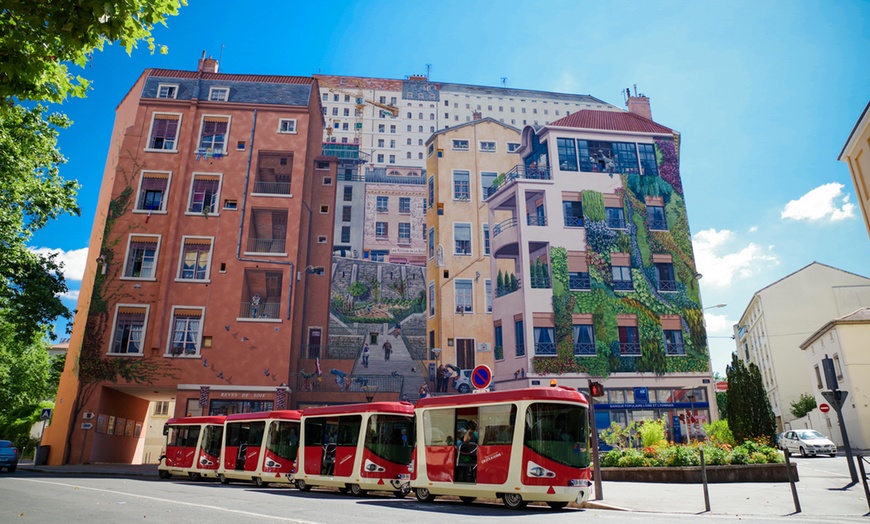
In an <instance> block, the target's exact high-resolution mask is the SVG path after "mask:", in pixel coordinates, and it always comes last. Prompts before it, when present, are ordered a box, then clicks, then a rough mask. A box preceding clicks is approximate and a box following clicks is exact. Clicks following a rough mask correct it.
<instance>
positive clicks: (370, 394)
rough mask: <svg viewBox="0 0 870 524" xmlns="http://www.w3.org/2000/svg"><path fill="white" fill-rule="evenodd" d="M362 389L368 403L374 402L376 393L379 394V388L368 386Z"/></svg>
mask: <svg viewBox="0 0 870 524" xmlns="http://www.w3.org/2000/svg"><path fill="white" fill-rule="evenodd" d="M360 389H362V390H363V394H364V395H365V396H366V402H371V401H372V400H374V399H375V393H377V392H378V387H377V386H369V385H368V384H366V385H365V386H362V387H361V388H360Z"/></svg>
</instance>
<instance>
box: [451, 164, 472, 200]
mask: <svg viewBox="0 0 870 524" xmlns="http://www.w3.org/2000/svg"><path fill="white" fill-rule="evenodd" d="M469 177H470V173H469V172H468V171H454V172H453V199H454V200H469V199H470V198H471V188H470V187H469Z"/></svg>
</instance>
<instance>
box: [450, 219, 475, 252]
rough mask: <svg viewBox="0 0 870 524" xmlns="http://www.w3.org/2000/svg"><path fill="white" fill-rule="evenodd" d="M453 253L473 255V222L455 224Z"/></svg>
mask: <svg viewBox="0 0 870 524" xmlns="http://www.w3.org/2000/svg"><path fill="white" fill-rule="evenodd" d="M453 254H454V255H471V224H453Z"/></svg>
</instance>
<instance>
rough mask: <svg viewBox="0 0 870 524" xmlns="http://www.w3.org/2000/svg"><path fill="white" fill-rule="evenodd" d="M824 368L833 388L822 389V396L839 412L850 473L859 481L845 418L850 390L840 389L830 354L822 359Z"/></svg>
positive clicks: (838, 417) (854, 479)
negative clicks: (844, 413) (844, 409)
mask: <svg viewBox="0 0 870 524" xmlns="http://www.w3.org/2000/svg"><path fill="white" fill-rule="evenodd" d="M822 368H823V369H824V370H825V382H827V385H828V389H830V390H831V391H822V396H823V397H825V400H827V401H828V402H830V403H831V405H832V406H834V411H836V412H837V420H838V421H839V422H840V434H841V435H842V436H843V447H844V448H845V449H846V460H847V461H848V462H849V475H850V476H851V477H852V482H858V472H857V471H856V470H855V461H854V460H853V459H852V445H851V444H850V443H849V434H848V433H847V432H846V421H845V420H843V404H845V403H846V397H848V396H849V392H848V391H843V390H841V389H840V384H839V381H838V380H837V372H836V371H835V370H834V360H833V359H832V358H828V355H825V358H823V359H822Z"/></svg>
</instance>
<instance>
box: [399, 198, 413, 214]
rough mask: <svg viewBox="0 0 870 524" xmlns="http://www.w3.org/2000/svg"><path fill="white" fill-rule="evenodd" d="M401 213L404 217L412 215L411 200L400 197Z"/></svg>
mask: <svg viewBox="0 0 870 524" xmlns="http://www.w3.org/2000/svg"><path fill="white" fill-rule="evenodd" d="M399 213H401V214H403V215H410V214H411V198H410V197H399Z"/></svg>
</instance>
